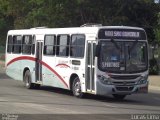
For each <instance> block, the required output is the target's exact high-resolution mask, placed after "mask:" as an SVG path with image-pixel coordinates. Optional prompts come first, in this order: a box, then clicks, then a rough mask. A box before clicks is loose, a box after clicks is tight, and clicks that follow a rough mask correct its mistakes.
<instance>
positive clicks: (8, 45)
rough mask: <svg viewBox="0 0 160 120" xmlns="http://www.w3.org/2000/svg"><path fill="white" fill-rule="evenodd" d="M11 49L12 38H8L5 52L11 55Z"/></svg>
mask: <svg viewBox="0 0 160 120" xmlns="http://www.w3.org/2000/svg"><path fill="white" fill-rule="evenodd" d="M12 48H13V39H12V36H11V35H10V36H8V44H7V52H8V53H11V52H12Z"/></svg>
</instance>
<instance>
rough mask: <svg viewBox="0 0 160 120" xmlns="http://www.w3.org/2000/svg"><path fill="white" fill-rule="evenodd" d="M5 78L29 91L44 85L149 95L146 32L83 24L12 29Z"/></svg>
mask: <svg viewBox="0 0 160 120" xmlns="http://www.w3.org/2000/svg"><path fill="white" fill-rule="evenodd" d="M5 55H6V56H5V57H6V61H5V67H6V74H7V75H8V76H10V77H11V78H13V79H15V80H20V81H23V82H24V83H25V86H26V87H27V88H28V89H33V88H38V87H40V86H41V85H44V86H52V87H56V88H62V89H67V90H71V91H72V92H73V95H74V96H76V97H79V98H81V97H83V96H84V94H85V93H90V94H95V95H102V96H107V95H113V97H114V98H116V99H124V98H125V97H126V96H127V95H131V94H134V93H147V92H148V83H149V81H148V66H149V65H148V43H147V36H146V32H145V30H144V29H142V28H139V27H130V26H100V25H84V26H82V27H71V28H45V27H38V28H31V29H22V30H10V31H8V34H7V41H6V54H5Z"/></svg>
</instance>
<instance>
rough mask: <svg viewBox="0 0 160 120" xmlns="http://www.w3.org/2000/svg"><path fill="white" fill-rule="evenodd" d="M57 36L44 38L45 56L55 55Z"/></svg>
mask: <svg viewBox="0 0 160 120" xmlns="http://www.w3.org/2000/svg"><path fill="white" fill-rule="evenodd" d="M55 39H56V36H55V35H46V36H45V38H44V50H43V53H44V55H55Z"/></svg>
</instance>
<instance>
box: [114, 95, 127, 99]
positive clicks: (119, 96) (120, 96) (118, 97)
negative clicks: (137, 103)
mask: <svg viewBox="0 0 160 120" xmlns="http://www.w3.org/2000/svg"><path fill="white" fill-rule="evenodd" d="M113 97H114V98H115V99H116V100H123V99H124V98H125V97H126V95H118V94H113Z"/></svg>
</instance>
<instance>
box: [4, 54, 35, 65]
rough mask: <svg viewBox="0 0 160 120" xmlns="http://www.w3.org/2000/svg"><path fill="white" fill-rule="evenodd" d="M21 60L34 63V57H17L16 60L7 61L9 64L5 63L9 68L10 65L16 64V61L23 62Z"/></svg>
mask: <svg viewBox="0 0 160 120" xmlns="http://www.w3.org/2000/svg"><path fill="white" fill-rule="evenodd" d="M23 59H25V60H32V61H36V58H34V57H29V56H21V57H17V58H14V59H12V60H11V61H9V62H8V63H7V66H9V65H10V64H12V63H13V62H16V61H18V60H23Z"/></svg>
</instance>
